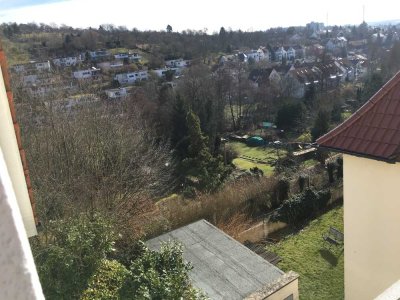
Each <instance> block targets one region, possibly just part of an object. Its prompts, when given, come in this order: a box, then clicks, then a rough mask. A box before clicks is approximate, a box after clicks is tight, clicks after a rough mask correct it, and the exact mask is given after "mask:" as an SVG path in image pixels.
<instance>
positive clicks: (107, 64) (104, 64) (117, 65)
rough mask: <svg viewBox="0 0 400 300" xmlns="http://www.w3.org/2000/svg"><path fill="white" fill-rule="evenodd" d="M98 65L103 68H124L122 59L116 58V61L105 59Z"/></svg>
mask: <svg viewBox="0 0 400 300" xmlns="http://www.w3.org/2000/svg"><path fill="white" fill-rule="evenodd" d="M97 66H98V67H99V68H100V69H101V70H111V69H118V68H122V67H123V66H124V64H123V62H121V61H120V60H115V61H104V62H101V63H97Z"/></svg>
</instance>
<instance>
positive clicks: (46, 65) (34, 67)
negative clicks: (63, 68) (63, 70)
mask: <svg viewBox="0 0 400 300" xmlns="http://www.w3.org/2000/svg"><path fill="white" fill-rule="evenodd" d="M11 69H12V70H13V71H14V72H16V73H23V72H29V71H39V72H41V71H51V65H50V61H42V62H31V63H29V64H20V65H14V66H12V68H11Z"/></svg>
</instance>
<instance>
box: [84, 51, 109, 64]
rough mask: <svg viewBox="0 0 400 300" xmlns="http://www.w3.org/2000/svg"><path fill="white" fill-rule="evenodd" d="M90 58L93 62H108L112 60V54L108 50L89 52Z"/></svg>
mask: <svg viewBox="0 0 400 300" xmlns="http://www.w3.org/2000/svg"><path fill="white" fill-rule="evenodd" d="M88 53H89V57H90V59H91V60H92V61H101V60H107V59H109V58H110V53H109V52H108V51H107V50H104V49H101V50H96V51H89V52H88Z"/></svg>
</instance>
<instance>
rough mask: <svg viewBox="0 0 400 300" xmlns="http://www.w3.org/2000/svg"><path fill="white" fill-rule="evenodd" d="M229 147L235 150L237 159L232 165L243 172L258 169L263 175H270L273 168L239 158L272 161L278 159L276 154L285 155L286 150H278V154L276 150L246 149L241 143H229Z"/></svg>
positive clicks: (267, 148) (262, 148)
mask: <svg viewBox="0 0 400 300" xmlns="http://www.w3.org/2000/svg"><path fill="white" fill-rule="evenodd" d="M229 145H230V146H232V148H233V149H235V150H236V151H237V152H238V154H239V158H236V159H234V160H233V163H234V165H235V166H236V167H237V168H239V169H243V170H248V169H250V168H254V167H258V168H259V169H261V170H262V171H263V172H264V175H267V176H269V175H271V174H272V173H273V171H274V167H273V166H271V165H270V164H263V163H257V162H252V161H250V160H246V159H244V158H240V156H248V157H251V158H255V159H259V160H264V161H267V162H269V161H272V160H275V159H276V158H278V153H279V156H280V157H283V156H285V155H286V150H283V149H279V150H278V152H277V150H276V149H273V148H269V147H266V148H264V147H248V146H247V145H246V144H244V143H241V142H229Z"/></svg>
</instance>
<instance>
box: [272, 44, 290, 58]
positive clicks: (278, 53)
mask: <svg viewBox="0 0 400 300" xmlns="http://www.w3.org/2000/svg"><path fill="white" fill-rule="evenodd" d="M273 50H274V53H275V61H282V60H284V59H287V52H286V50H285V49H284V48H283V47H274V48H273Z"/></svg>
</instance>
